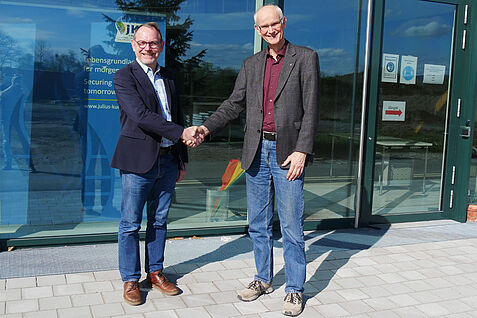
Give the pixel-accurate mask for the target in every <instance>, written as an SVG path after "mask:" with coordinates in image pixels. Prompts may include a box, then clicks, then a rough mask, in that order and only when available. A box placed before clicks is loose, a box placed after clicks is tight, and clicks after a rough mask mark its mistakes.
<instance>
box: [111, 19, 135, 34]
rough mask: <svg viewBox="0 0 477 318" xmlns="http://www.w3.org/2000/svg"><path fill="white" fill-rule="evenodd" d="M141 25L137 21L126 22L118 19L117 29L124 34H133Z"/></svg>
mask: <svg viewBox="0 0 477 318" xmlns="http://www.w3.org/2000/svg"><path fill="white" fill-rule="evenodd" d="M138 27H139V24H137V23H124V22H122V21H116V29H117V30H118V32H119V33H121V34H122V35H125V36H128V35H133V34H134V32H136V29H137V28H138Z"/></svg>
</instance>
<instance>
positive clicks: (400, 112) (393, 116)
mask: <svg viewBox="0 0 477 318" xmlns="http://www.w3.org/2000/svg"><path fill="white" fill-rule="evenodd" d="M405 118H406V102H396V101H389V100H385V101H383V115H382V120H383V121H404V119H405Z"/></svg>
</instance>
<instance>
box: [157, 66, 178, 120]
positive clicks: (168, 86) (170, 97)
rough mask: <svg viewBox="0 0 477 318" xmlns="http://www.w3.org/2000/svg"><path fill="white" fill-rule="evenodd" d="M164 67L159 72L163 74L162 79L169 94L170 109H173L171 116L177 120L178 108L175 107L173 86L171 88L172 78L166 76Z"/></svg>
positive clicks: (167, 94)
mask: <svg viewBox="0 0 477 318" xmlns="http://www.w3.org/2000/svg"><path fill="white" fill-rule="evenodd" d="M162 69H163V68H162V67H161V70H160V71H159V73H160V74H161V77H162V80H163V82H164V87H165V88H166V96H167V104H168V105H169V109H170V110H171V117H172V121H175V120H176V119H177V118H176V117H177V116H176V109H174V105H173V103H172V88H171V83H170V82H171V80H170V79H169V78H168V77H167V76H165V74H164V72H163V71H162Z"/></svg>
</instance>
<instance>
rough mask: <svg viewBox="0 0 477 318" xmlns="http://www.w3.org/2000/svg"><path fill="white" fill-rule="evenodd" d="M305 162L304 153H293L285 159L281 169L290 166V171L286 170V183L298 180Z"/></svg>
mask: <svg viewBox="0 0 477 318" xmlns="http://www.w3.org/2000/svg"><path fill="white" fill-rule="evenodd" d="M305 160H306V153H304V152H300V151H295V152H294V153H292V154H291V155H289V156H288V157H287V159H286V160H285V161H284V162H283V164H282V167H286V166H287V165H288V164H290V169H288V173H287V179H288V181H293V180H295V179H296V178H299V177H300V176H301V174H302V173H303V170H304V169H305Z"/></svg>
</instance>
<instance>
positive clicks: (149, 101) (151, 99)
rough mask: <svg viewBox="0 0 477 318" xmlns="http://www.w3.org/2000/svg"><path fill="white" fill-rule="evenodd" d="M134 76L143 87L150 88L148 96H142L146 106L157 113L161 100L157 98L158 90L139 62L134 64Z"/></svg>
mask: <svg viewBox="0 0 477 318" xmlns="http://www.w3.org/2000/svg"><path fill="white" fill-rule="evenodd" d="M133 74H134V76H135V77H136V78H137V80H138V82H139V84H140V85H141V86H142V87H147V88H148V89H146V91H147V92H148V94H147V95H146V96H142V97H143V98H144V101H145V102H146V103H145V104H146V106H147V107H149V108H150V109H151V110H152V111H154V112H157V111H158V108H157V107H158V106H159V99H158V98H157V94H156V90H155V89H154V86H153V85H152V83H151V81H150V80H149V77H147V74H146V72H144V70H143V69H142V67H141V66H140V65H139V64H138V63H137V61H134V62H133Z"/></svg>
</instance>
